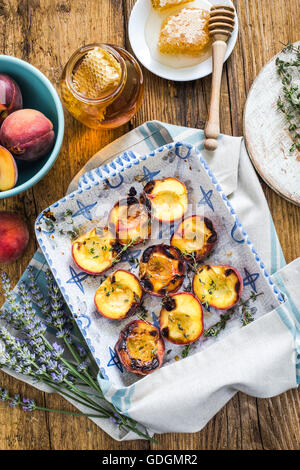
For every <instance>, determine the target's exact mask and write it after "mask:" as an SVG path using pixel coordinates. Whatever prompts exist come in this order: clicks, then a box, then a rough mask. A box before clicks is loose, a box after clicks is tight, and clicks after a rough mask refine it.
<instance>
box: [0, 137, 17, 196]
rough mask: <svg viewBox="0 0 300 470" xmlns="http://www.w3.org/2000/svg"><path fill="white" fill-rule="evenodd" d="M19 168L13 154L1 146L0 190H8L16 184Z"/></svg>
mask: <svg viewBox="0 0 300 470" xmlns="http://www.w3.org/2000/svg"><path fill="white" fill-rule="evenodd" d="M17 179H18V168H17V165H16V162H15V159H14V157H13V156H12V154H11V153H10V152H9V151H8V150H6V149H5V148H4V147H1V146H0V191H7V190H8V189H11V188H13V187H14V186H15V184H16V182H17Z"/></svg>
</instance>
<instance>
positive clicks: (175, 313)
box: [159, 292, 203, 344]
mask: <svg viewBox="0 0 300 470" xmlns="http://www.w3.org/2000/svg"><path fill="white" fill-rule="evenodd" d="M159 324H160V331H161V334H162V336H163V337H164V338H165V339H167V340H168V341H170V342H171V343H174V344H190V343H193V342H194V341H196V340H197V339H198V338H199V337H200V336H201V335H202V333H203V311H202V305H201V303H200V302H199V301H198V299H197V298H196V297H195V296H194V295H193V294H190V293H187V292H180V293H179V294H172V295H170V296H168V297H166V298H165V299H164V300H163V308H162V309H161V311H160V317H159Z"/></svg>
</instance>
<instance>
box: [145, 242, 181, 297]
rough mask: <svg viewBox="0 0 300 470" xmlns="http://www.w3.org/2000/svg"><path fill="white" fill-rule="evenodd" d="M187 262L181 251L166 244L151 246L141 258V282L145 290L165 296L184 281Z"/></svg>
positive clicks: (175, 289)
mask: <svg viewBox="0 0 300 470" xmlns="http://www.w3.org/2000/svg"><path fill="white" fill-rule="evenodd" d="M184 273H185V263H184V261H183V259H182V257H181V254H180V251H179V250H178V249H177V248H175V247H174V246H169V245H165V244H160V245H152V246H149V247H148V248H147V249H146V250H145V251H144V253H143V255H142V257H141V259H140V272H139V277H140V282H141V285H142V288H143V290H144V291H145V292H147V293H148V294H150V295H156V296H158V297H163V296H165V295H166V294H168V293H171V292H176V291H177V290H178V289H179V288H180V286H181V285H182V283H183V280H184Z"/></svg>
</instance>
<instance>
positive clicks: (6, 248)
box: [0, 211, 29, 263]
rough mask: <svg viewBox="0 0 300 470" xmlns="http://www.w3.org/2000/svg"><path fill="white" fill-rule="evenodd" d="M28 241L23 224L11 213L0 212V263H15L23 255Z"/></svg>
mask: <svg viewBox="0 0 300 470" xmlns="http://www.w3.org/2000/svg"><path fill="white" fill-rule="evenodd" d="M28 241H29V233H28V229H27V226H26V224H25V222H23V220H22V219H20V217H19V216H18V215H17V214H14V213H12V212H6V211H2V212H0V263H9V262H11V261H15V260H16V259H18V258H20V256H22V255H23V253H24V251H25V249H26V247H27V244H28Z"/></svg>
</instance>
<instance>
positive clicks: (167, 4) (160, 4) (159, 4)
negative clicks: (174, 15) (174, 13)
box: [151, 0, 190, 10]
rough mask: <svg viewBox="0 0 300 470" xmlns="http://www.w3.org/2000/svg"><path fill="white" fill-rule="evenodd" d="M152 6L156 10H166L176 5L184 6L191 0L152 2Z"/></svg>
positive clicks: (154, 0) (153, 0) (160, 0)
mask: <svg viewBox="0 0 300 470" xmlns="http://www.w3.org/2000/svg"><path fill="white" fill-rule="evenodd" d="M151 1H152V6H153V8H155V9H156V10H163V9H164V8H170V7H173V6H174V5H182V4H183V3H186V2H189V1H190V0H151Z"/></svg>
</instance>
